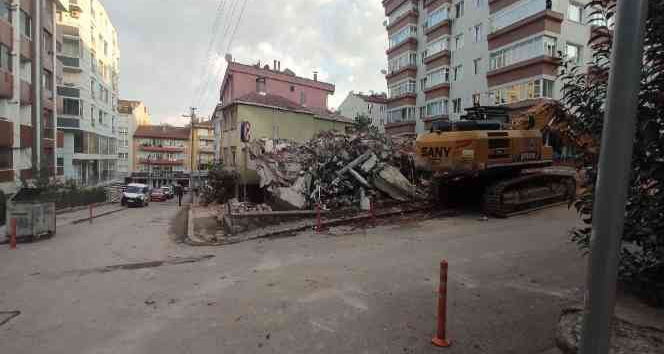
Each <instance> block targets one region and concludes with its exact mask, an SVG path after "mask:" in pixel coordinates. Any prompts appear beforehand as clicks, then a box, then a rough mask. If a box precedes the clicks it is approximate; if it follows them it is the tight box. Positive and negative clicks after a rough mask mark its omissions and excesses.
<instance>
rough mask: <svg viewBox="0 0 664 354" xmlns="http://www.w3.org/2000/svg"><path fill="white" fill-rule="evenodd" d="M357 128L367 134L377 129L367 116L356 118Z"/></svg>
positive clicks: (361, 115)
mask: <svg viewBox="0 0 664 354" xmlns="http://www.w3.org/2000/svg"><path fill="white" fill-rule="evenodd" d="M355 127H356V129H357V131H359V132H367V131H370V130H374V129H376V127H374V126H373V122H372V121H371V117H369V116H367V115H366V114H358V115H357V116H356V117H355Z"/></svg>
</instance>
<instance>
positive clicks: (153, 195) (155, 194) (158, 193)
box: [150, 188, 168, 202]
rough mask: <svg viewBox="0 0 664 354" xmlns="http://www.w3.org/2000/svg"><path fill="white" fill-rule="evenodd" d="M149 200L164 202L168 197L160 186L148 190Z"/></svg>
mask: <svg viewBox="0 0 664 354" xmlns="http://www.w3.org/2000/svg"><path fill="white" fill-rule="evenodd" d="M150 200H151V201H153V202H165V201H166V200H168V197H167V196H166V193H165V192H164V191H163V190H162V189H161V188H155V189H153V190H152V192H150Z"/></svg>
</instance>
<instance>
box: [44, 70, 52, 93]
mask: <svg viewBox="0 0 664 354" xmlns="http://www.w3.org/2000/svg"><path fill="white" fill-rule="evenodd" d="M42 88H43V89H44V90H48V91H53V74H52V73H51V72H50V71H48V70H46V69H44V72H43V75H42Z"/></svg>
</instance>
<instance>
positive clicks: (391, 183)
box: [248, 132, 426, 210]
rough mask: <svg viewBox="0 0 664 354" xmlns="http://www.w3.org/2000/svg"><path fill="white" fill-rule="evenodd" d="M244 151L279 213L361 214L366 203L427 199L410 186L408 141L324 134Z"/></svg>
mask: <svg viewBox="0 0 664 354" xmlns="http://www.w3.org/2000/svg"><path fill="white" fill-rule="evenodd" d="M248 147H249V151H250V157H251V160H250V162H249V166H250V168H251V169H254V170H256V171H257V173H258V175H259V179H260V182H259V184H260V187H261V188H264V189H266V190H267V191H268V194H269V197H270V199H271V202H272V203H271V204H272V206H273V207H275V208H278V209H283V210H302V209H310V208H312V207H313V206H315V205H316V204H317V203H320V204H321V205H323V206H324V207H327V208H348V207H361V208H363V209H365V210H366V209H368V208H369V200H370V199H374V200H375V199H376V198H384V197H387V198H391V199H394V200H398V201H411V200H421V199H423V198H424V197H423V196H424V195H426V194H425V193H423V191H422V190H421V189H420V188H419V187H418V186H417V185H415V184H413V183H412V182H411V181H415V180H416V179H417V178H416V173H415V168H414V163H413V151H414V141H413V140H412V139H405V138H404V139H388V138H386V137H384V136H382V135H379V134H370V133H363V134H354V135H346V134H341V133H335V132H324V133H320V134H319V135H317V136H316V137H315V138H313V139H311V140H309V141H307V142H305V143H294V142H288V141H275V140H272V139H259V140H256V141H254V142H252V143H250V144H249V145H248Z"/></svg>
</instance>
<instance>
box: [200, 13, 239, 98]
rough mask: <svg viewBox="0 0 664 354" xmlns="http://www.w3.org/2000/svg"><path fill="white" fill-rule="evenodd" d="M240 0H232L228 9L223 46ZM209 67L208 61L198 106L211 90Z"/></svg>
mask: <svg viewBox="0 0 664 354" xmlns="http://www.w3.org/2000/svg"><path fill="white" fill-rule="evenodd" d="M239 1H240V0H237V1H234V0H231V3H230V9H229V11H227V14H228V16H227V21H226V24H225V27H224V31H223V35H222V43H221V44H222V46H223V43H224V42H225V41H226V38H227V36H228V32H229V31H230V29H231V27H233V16H234V14H235V10H236V7H237V6H236V5H237V4H238V3H239ZM207 68H208V64H207V63H206V65H205V70H204V71H203V75H205V79H204V80H205V81H204V82H205V83H204V84H203V85H201V86H200V90H199V91H198V92H197V95H196V101H195V102H196V105H197V106H200V103H201V100H202V99H203V98H204V95H206V92H207V91H208V90H209V86H210V80H211V78H210V75H209V74H208V73H207ZM215 75H216V72H215ZM201 81H202V80H201Z"/></svg>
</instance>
